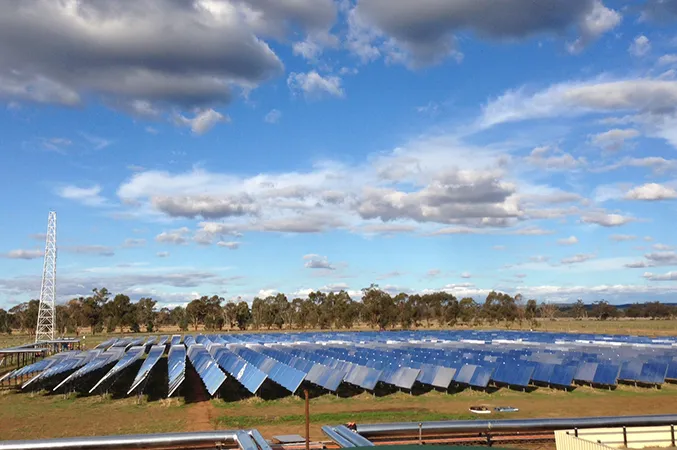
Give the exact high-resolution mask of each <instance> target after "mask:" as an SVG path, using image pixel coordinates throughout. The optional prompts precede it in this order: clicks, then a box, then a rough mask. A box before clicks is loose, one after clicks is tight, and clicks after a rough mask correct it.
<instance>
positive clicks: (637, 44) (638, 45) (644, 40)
mask: <svg viewBox="0 0 677 450" xmlns="http://www.w3.org/2000/svg"><path fill="white" fill-rule="evenodd" d="M649 51H651V41H650V40H649V38H648V37H646V36H644V35H643V34H640V35H639V36H637V37H636V38H635V40H634V41H632V44H630V47H628V52H630V54H631V55H632V56H636V57H641V56H645V55H646V54H647V53H649Z"/></svg>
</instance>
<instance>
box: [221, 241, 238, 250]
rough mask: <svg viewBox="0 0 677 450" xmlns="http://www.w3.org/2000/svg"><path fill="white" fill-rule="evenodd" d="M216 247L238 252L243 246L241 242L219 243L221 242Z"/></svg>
mask: <svg viewBox="0 0 677 450" xmlns="http://www.w3.org/2000/svg"><path fill="white" fill-rule="evenodd" d="M216 245H218V246H219V247H225V248H227V249H229V250H237V249H238V248H240V245H241V244H240V242H235V241H228V242H225V241H219V242H217V243H216Z"/></svg>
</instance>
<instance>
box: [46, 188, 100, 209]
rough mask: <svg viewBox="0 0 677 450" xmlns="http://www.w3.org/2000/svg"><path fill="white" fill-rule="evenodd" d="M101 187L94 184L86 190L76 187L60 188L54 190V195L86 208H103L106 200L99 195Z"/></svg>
mask: <svg viewBox="0 0 677 450" xmlns="http://www.w3.org/2000/svg"><path fill="white" fill-rule="evenodd" d="M100 194H101V186H99V185H98V184H95V185H93V186H91V187H88V188H81V187H77V186H72V185H68V186H62V187H60V188H58V189H57V190H56V195H58V196H59V197H62V198H66V199H68V200H74V201H76V202H79V203H82V204H83V205H87V206H103V205H105V204H106V199H105V198H103V197H102V196H101V195H100Z"/></svg>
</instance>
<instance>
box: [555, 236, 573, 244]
mask: <svg viewBox="0 0 677 450" xmlns="http://www.w3.org/2000/svg"><path fill="white" fill-rule="evenodd" d="M557 243H558V244H559V245H574V244H578V238H577V237H576V236H569V237H568V238H563V239H558V240H557Z"/></svg>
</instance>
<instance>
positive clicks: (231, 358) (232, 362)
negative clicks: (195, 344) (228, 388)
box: [212, 347, 268, 394]
mask: <svg viewBox="0 0 677 450" xmlns="http://www.w3.org/2000/svg"><path fill="white" fill-rule="evenodd" d="M212 354H213V355H214V360H215V361H216V362H217V363H218V364H219V366H221V368H222V369H223V370H225V371H226V372H228V373H229V374H230V375H231V376H232V377H233V378H235V379H236V380H237V381H238V382H239V383H240V384H241V385H242V386H244V388H245V389H247V390H248V391H249V392H251V393H252V394H256V393H257V392H258V390H259V388H260V387H261V385H263V382H264V381H266V379H267V378H268V376H267V375H266V374H265V373H263V372H262V371H260V370H259V369H258V368H257V367H256V366H254V365H253V364H251V363H249V362H247V361H245V360H244V359H242V358H240V357H239V356H237V355H236V354H235V353H233V352H231V351H230V350H228V349H227V348H225V347H217V348H215V349H213V353H212Z"/></svg>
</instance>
